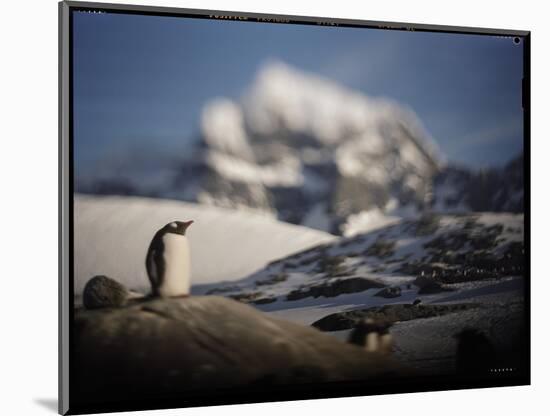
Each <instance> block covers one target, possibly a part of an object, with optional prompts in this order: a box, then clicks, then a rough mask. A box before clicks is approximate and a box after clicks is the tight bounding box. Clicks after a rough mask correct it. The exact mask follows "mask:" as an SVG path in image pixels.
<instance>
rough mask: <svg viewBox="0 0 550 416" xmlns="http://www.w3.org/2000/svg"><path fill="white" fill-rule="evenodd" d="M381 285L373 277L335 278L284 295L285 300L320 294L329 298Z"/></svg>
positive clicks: (381, 285)
mask: <svg viewBox="0 0 550 416" xmlns="http://www.w3.org/2000/svg"><path fill="white" fill-rule="evenodd" d="M381 287H384V284H383V283H380V282H377V281H376V280H373V279H366V278H363V277H350V278H348V279H337V280H333V281H329V282H326V283H322V284H319V285H312V286H307V287H302V288H299V289H296V290H293V291H291V292H289V294H288V295H287V296H286V300H299V299H304V298H309V297H313V298H318V297H320V296H324V297H327V298H330V297H335V296H339V295H342V294H346V293H358V292H364V291H365V290H369V289H375V288H381Z"/></svg>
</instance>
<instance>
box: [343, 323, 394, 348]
mask: <svg viewBox="0 0 550 416" xmlns="http://www.w3.org/2000/svg"><path fill="white" fill-rule="evenodd" d="M390 326H391V324H390V323H386V322H377V321H375V320H374V319H372V318H367V319H364V320H362V321H360V322H359V323H358V324H357V325H356V326H355V328H354V329H353V331H351V333H350V336H349V340H348V341H349V342H350V343H351V344H355V345H358V346H362V347H364V348H365V350H366V351H368V352H377V353H382V354H389V353H390V352H391V350H392V346H393V338H392V336H391V334H390V332H389V328H390Z"/></svg>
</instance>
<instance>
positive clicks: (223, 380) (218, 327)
mask: <svg viewBox="0 0 550 416" xmlns="http://www.w3.org/2000/svg"><path fill="white" fill-rule="evenodd" d="M74 329H75V338H74V339H75V345H74V351H75V361H74V374H75V378H74V379H73V380H74V384H73V385H72V388H73V389H74V390H72V392H71V393H73V392H74V395H75V396H74V397H75V401H78V400H84V401H85V402H86V403H90V401H95V402H98V403H99V402H100V403H105V401H107V400H125V399H128V398H135V397H139V398H140V399H148V398H158V397H162V396H164V397H168V396H171V397H174V395H177V394H193V393H192V391H198V392H202V393H206V392H211V391H212V389H216V388H232V387H237V388H238V387H240V388H243V387H247V388H252V387H254V386H266V385H268V386H272V385H286V386H288V385H291V384H293V383H310V382H320V381H323V382H324V381H342V380H346V381H349V380H358V379H360V380H362V381H365V380H377V381H378V380H379V379H380V378H384V377H385V376H392V377H396V374H398V373H400V372H401V368H400V367H398V366H397V365H396V364H395V363H393V362H392V361H391V359H390V358H387V357H380V356H379V355H378V354H372V353H368V352H365V351H363V350H362V349H360V348H356V347H355V346H352V345H348V344H346V343H342V342H341V341H339V340H337V339H336V338H334V337H332V336H329V335H325V334H322V333H321V332H319V331H317V330H315V329H313V328H309V327H305V326H302V325H298V324H294V323H292V322H287V321H283V320H279V319H275V318H272V317H270V316H268V315H266V314H263V313H261V312H259V311H257V310H256V309H254V308H252V307H250V306H247V305H244V304H242V303H239V302H235V301H233V300H230V299H228V298H223V297H218V296H196V297H193V296H191V297H187V298H180V299H175V298H173V299H151V300H149V301H145V302H142V303H140V304H134V305H131V306H128V307H125V308H118V309H105V310H97V311H86V310H82V311H80V312H77V313H76V314H75V326H74Z"/></svg>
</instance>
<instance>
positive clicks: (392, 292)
mask: <svg viewBox="0 0 550 416" xmlns="http://www.w3.org/2000/svg"><path fill="white" fill-rule="evenodd" d="M374 296H380V297H382V298H388V299H390V298H397V297H399V296H401V288H400V287H399V286H391V287H385V288H384V289H382V290H381V291H379V292H376V293H375V294H374Z"/></svg>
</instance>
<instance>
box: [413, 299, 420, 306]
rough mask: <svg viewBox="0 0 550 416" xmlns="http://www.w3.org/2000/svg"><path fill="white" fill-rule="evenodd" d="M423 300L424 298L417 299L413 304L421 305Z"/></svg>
mask: <svg viewBox="0 0 550 416" xmlns="http://www.w3.org/2000/svg"><path fill="white" fill-rule="evenodd" d="M421 302H422V299H415V300H414V301H413V303H412V304H413V306H416V305H420V303H421Z"/></svg>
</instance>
